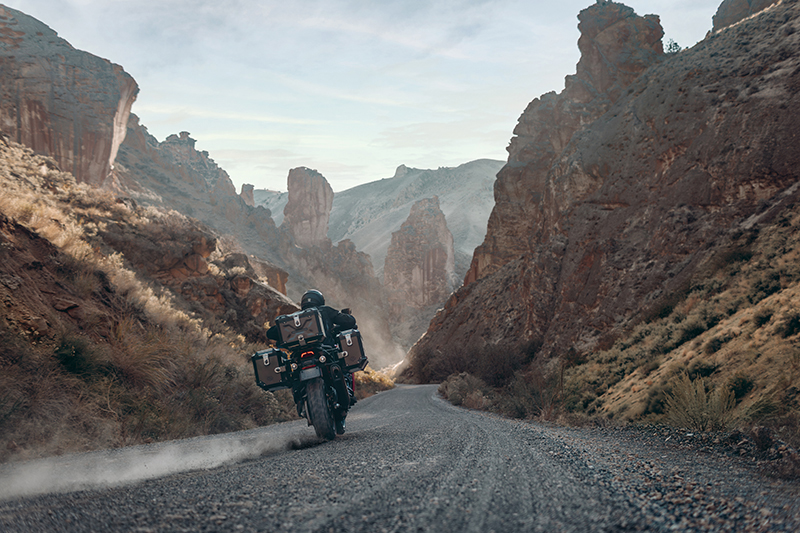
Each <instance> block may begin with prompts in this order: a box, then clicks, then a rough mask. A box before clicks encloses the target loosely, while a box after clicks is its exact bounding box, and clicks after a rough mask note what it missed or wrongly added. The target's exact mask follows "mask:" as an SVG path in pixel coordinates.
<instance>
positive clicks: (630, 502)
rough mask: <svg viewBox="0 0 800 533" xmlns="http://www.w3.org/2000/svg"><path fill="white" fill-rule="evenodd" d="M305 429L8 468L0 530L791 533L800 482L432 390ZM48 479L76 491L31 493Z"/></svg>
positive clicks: (0, 491) (798, 514)
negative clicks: (331, 436)
mask: <svg viewBox="0 0 800 533" xmlns="http://www.w3.org/2000/svg"><path fill="white" fill-rule="evenodd" d="M313 435H314V432H313V428H307V427H306V426H305V422H292V423H288V424H280V425H277V426H271V427H267V428H263V429H259V430H254V431H249V432H243V433H237V434H231V435H225V436H215V437H209V438H201V439H191V440H190V441H182V442H181V443H170V444H163V445H158V446H150V447H137V448H136V449H124V450H115V451H112V452H100V453H95V454H84V455H83V456H72V457H69V458H61V459H60V460H59V461H57V462H56V463H53V464H49V465H48V466H49V470H47V471H46V473H43V472H44V471H43V470H42V468H43V466H42V464H43V463H41V462H38V463H31V464H28V465H27V466H26V465H11V466H9V465H6V466H5V467H3V468H0V498H5V501H0V530H2V531H154V532H155V531H158V532H161V531H292V532H304V531H320V532H328V531H335V532H336V531H365V532H366V531H368V532H380V531H446V532H450V531H452V532H459V533H463V532H489V531H496V532H498V533H500V532H510V531H636V530H644V531H667V530H678V531H724V530H730V531H797V530H800V503H798V502H799V501H800V498H798V485H797V484H796V483H795V484H793V483H789V482H780V481H776V480H769V479H767V478H764V477H763V476H760V475H759V474H757V473H756V472H755V469H754V467H751V466H750V465H749V463H748V462H747V461H746V460H740V459H738V458H726V457H721V456H719V455H712V454H706V453H701V452H687V451H685V450H681V449H678V448H675V447H670V446H669V443H664V444H662V443H660V441H659V439H658V438H655V437H654V438H644V437H646V435H644V436H643V434H642V433H641V432H626V431H622V432H620V431H608V430H594V429H569V428H566V429H565V428H558V427H547V426H542V425H538V424H531V423H528V422H517V421H511V420H506V419H501V418H499V417H494V416H491V415H486V414H482V413H477V412H473V411H468V410H464V409H459V408H456V407H453V406H451V405H449V404H447V403H446V402H444V401H442V400H441V399H439V398H437V397H436V387H435V386H414V387H411V386H404V387H398V388H397V389H395V390H393V391H389V392H385V393H381V394H379V395H377V396H374V397H372V398H368V399H367V400H363V401H361V402H359V403H358V404H357V405H356V406H355V408H354V409H353V411H352V412H351V414H350V416H349V417H348V431H347V433H346V434H345V435H343V436H342V437H337V438H336V440H334V441H332V442H319V441H317V440H316V438H314V436H313ZM147 463H149V464H150V466H149V467H147V468H145V467H142V464H145V465H146V464H147ZM37 465H38V467H39V469H38V470H36V469H34V468H33V467H36V466H37ZM134 465H137V466H138V468H134ZM168 465H171V467H170V468H167V466H168ZM26 467H27V468H28V469H29V470H27V471H26V470H25V468H26ZM159 468H163V469H164V470H161V471H160V470H159ZM192 468H194V469H200V470H191V471H185V469H192ZM148 469H151V470H152V471H153V472H152V475H151V474H148V472H147V470H148ZM180 470H184V471H183V472H180ZM80 472H84V474H83V477H82V478H81V474H80ZM87 472H88V473H87ZM176 472H177V473H176ZM34 475H36V476H38V477H37V478H35V479H34V480H33V481H30V476H34ZM26 476H27V478H26ZM137 476H138V477H137ZM159 476H162V477H159ZM70 477H72V478H80V484H79V485H78V486H80V487H83V488H84V490H80V491H75V490H72V489H74V487H75V486H74V485H70V483H69V481H68V478H70ZM148 477H152V478H153V479H145V480H143V481H136V480H137V479H142V478H148ZM25 479H29V482H26V481H25ZM37 483H38V485H37ZM115 483H123V484H122V485H121V486H117V487H113V486H110V487H109V485H114V484H115ZM14 484H16V486H17V487H18V489H17V490H16V492H15V490H14V488H13V485H14ZM42 485H44V486H49V487H51V488H52V489H53V490H61V491H70V490H71V491H70V492H62V493H60V494H49V495H48V494H44V495H38V496H37V495H33V494H34V493H35V492H37V491H39V490H40V489H41V486H42ZM93 486H94V487H96V488H92V489H89V490H85V489H86V488H87V487H93ZM3 487H5V488H3ZM36 487H39V489H37V488H36ZM97 487H99V488H97ZM23 489H24V490H23ZM4 491H5V492H4ZM14 494H28V496H24V497H19V496H14Z"/></svg>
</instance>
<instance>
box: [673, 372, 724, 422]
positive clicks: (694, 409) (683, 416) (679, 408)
mask: <svg viewBox="0 0 800 533" xmlns="http://www.w3.org/2000/svg"><path fill="white" fill-rule="evenodd" d="M706 387H707V383H706V380H705V379H703V378H698V379H695V380H694V381H692V380H691V379H689V375H688V374H683V375H682V376H681V377H680V378H678V380H677V382H676V383H675V385H674V387H673V389H672V391H671V392H669V393H667V394H666V408H667V409H666V412H667V420H668V421H669V422H670V423H672V424H673V425H675V426H678V427H684V428H688V429H694V430H697V431H722V430H725V429H727V428H728V426H729V425H730V424H731V422H732V421H733V416H732V409H733V406H734V403H735V402H734V397H733V393H732V392H731V390H730V389H728V388H727V387H720V388H718V389H717V390H716V391H715V392H714V393H709V392H708V391H707V390H706Z"/></svg>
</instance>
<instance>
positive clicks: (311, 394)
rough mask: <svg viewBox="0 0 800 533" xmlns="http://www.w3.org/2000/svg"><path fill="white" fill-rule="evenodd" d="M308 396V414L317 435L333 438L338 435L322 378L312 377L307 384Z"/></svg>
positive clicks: (327, 438) (326, 438) (328, 438)
mask: <svg viewBox="0 0 800 533" xmlns="http://www.w3.org/2000/svg"><path fill="white" fill-rule="evenodd" d="M306 397H307V398H308V416H309V417H310V420H311V424H312V425H313V426H314V431H316V433H317V437H319V438H321V439H325V440H333V439H334V438H335V437H336V431H335V429H334V427H333V416H332V415H331V410H330V407H328V397H327V395H326V394H325V382H324V381H322V378H316V379H312V380H311V381H309V382H308V383H307V384H306Z"/></svg>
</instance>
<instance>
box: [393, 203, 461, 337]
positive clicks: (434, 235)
mask: <svg viewBox="0 0 800 533" xmlns="http://www.w3.org/2000/svg"><path fill="white" fill-rule="evenodd" d="M453 258H454V248H453V235H452V234H451V233H450V230H449V229H448V228H447V222H446V221H445V216H444V213H442V210H441V209H440V207H439V198H437V197H436V196H434V197H433V198H424V199H422V200H419V201H417V202H415V203H414V205H413V206H412V207H411V213H410V214H409V216H408V219H407V220H406V221H405V222H404V223H403V224H402V226H400V229H399V230H397V231H395V232H394V233H392V242H391V244H390V245H389V250H388V252H387V254H386V263H385V266H384V269H383V286H384V289H385V291H386V295H387V302H388V304H389V311H390V313H391V316H392V319H393V320H392V324H391V328H392V333H393V334H394V336H395V338H397V339H398V341H399V342H400V343H401V344H402V345H403V346H404V347H411V345H413V344H414V342H416V340H417V339H419V337H420V335H422V333H424V332H425V329H426V328H427V325H428V322H429V321H430V318H431V317H432V316H433V315H434V313H435V312H436V310H437V309H438V308H439V307H441V306H442V304H443V303H444V301H445V299H446V298H447V297H448V295H449V294H450V293H451V292H452V291H453V288H454V286H455V284H456V282H457V277H456V275H455V271H454V260H453Z"/></svg>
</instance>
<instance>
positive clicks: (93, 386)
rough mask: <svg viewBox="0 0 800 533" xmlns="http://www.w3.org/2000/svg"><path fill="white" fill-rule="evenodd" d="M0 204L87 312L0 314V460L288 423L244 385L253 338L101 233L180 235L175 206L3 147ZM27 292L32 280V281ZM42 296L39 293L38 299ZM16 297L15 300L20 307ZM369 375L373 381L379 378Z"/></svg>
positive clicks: (283, 410)
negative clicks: (131, 202)
mask: <svg viewBox="0 0 800 533" xmlns="http://www.w3.org/2000/svg"><path fill="white" fill-rule="evenodd" d="M0 151H3V153H2V157H0V187H2V188H3V191H4V193H3V195H0V212H2V213H3V214H4V215H5V216H7V217H9V218H11V219H13V220H14V221H15V222H16V223H17V224H20V225H22V226H24V227H25V228H27V229H28V230H30V231H31V232H33V233H34V234H36V235H38V236H39V237H41V238H43V239H46V240H47V241H48V242H50V243H52V244H53V245H54V246H55V247H56V249H57V253H56V254H54V255H53V256H52V257H51V260H52V261H53V265H54V266H53V267H52V268H50V267H47V266H45V267H42V268H50V270H48V272H49V274H48V275H51V276H53V277H54V279H55V282H56V283H57V284H59V286H60V287H62V288H63V290H66V291H68V292H69V293H70V294H71V298H72V299H76V300H77V301H79V302H80V303H81V309H86V310H87V311H86V313H84V315H83V316H80V317H78V318H73V317H69V316H67V315H66V314H64V313H61V314H59V313H57V312H53V313H51V314H49V315H47V316H45V317H42V320H46V321H47V322H48V323H49V326H50V328H49V329H50V331H51V333H50V334H48V335H45V336H39V335H35V334H33V332H32V331H28V330H25V331H22V330H20V329H19V325H18V324H19V321H20V319H21V318H24V317H26V316H28V315H29V314H30V310H26V308H24V307H14V306H12V307H3V309H2V311H0V460H8V459H9V458H15V459H24V458H30V457H36V456H43V455H52V454H57V453H63V452H69V451H80V450H88V449H95V448H102V447H109V446H120V445H126V444H133V443H141V442H149V441H151V440H164V439H171V438H177V437H189V436H194V435H202V434H208V433H216V432H221V431H231V430H238V429H247V428H252V427H257V426H260V425H264V424H268V423H272V422H275V421H280V420H288V419H290V418H293V417H294V416H295V415H294V405H293V402H292V400H291V395H288V396H287V395H286V394H277V395H273V394H270V393H264V392H263V391H261V390H260V389H258V388H257V387H256V385H255V382H254V379H253V376H252V367H251V366H250V362H249V355H250V354H251V353H252V352H253V351H255V350H256V349H257V348H258V347H256V346H252V345H249V344H247V343H245V341H244V339H243V337H242V336H241V335H239V334H238V333H236V332H235V331H231V330H230V329H228V328H224V327H220V325H219V324H206V323H204V322H203V321H201V320H200V319H198V318H195V317H192V316H190V315H189V313H188V312H187V311H186V310H185V309H184V308H182V307H181V306H180V305H179V303H180V302H178V301H177V300H176V297H175V296H174V295H173V294H172V293H171V292H170V291H169V290H167V289H165V287H163V286H161V285H160V284H159V283H158V282H157V281H155V280H153V279H150V278H147V277H146V276H142V275H141V274H140V273H139V272H137V271H136V270H135V269H134V268H133V267H132V266H131V264H130V263H129V262H128V261H127V259H126V257H125V255H124V251H123V252H114V251H113V250H110V249H109V248H108V247H107V246H106V245H105V244H104V243H103V241H102V239H100V238H99V237H98V233H99V232H101V231H102V230H103V227H104V225H107V224H110V223H118V222H120V223H125V224H129V225H131V226H134V227H138V228H143V229H142V231H146V232H149V234H151V235H167V236H169V237H170V238H173V239H175V240H180V239H181V238H182V237H181V232H182V231H187V230H189V229H191V230H193V231H194V230H195V226H194V225H193V224H192V223H190V222H189V221H188V219H186V217H183V216H182V215H179V214H177V213H173V212H167V213H164V212H160V211H158V210H155V209H146V210H145V209H132V208H131V207H130V206H128V205H126V204H124V203H121V202H118V201H117V200H116V199H115V198H114V197H113V196H111V195H109V194H107V193H103V192H100V191H96V190H94V189H91V188H89V187H87V186H85V185H79V184H76V183H75V180H74V179H73V178H72V176H71V175H69V174H65V173H61V172H58V171H57V170H54V168H55V165H54V164H52V162H49V163H48V161H47V159H46V158H41V157H39V156H34V155H33V153H32V152H31V151H30V150H27V149H24V148H21V147H16V146H13V145H12V147H11V148H8V147H3V146H0ZM32 289H36V287H33V288H32ZM40 297H41V298H42V299H46V298H47V295H41V296H40ZM17 305H22V304H17ZM378 381H380V380H378Z"/></svg>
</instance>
